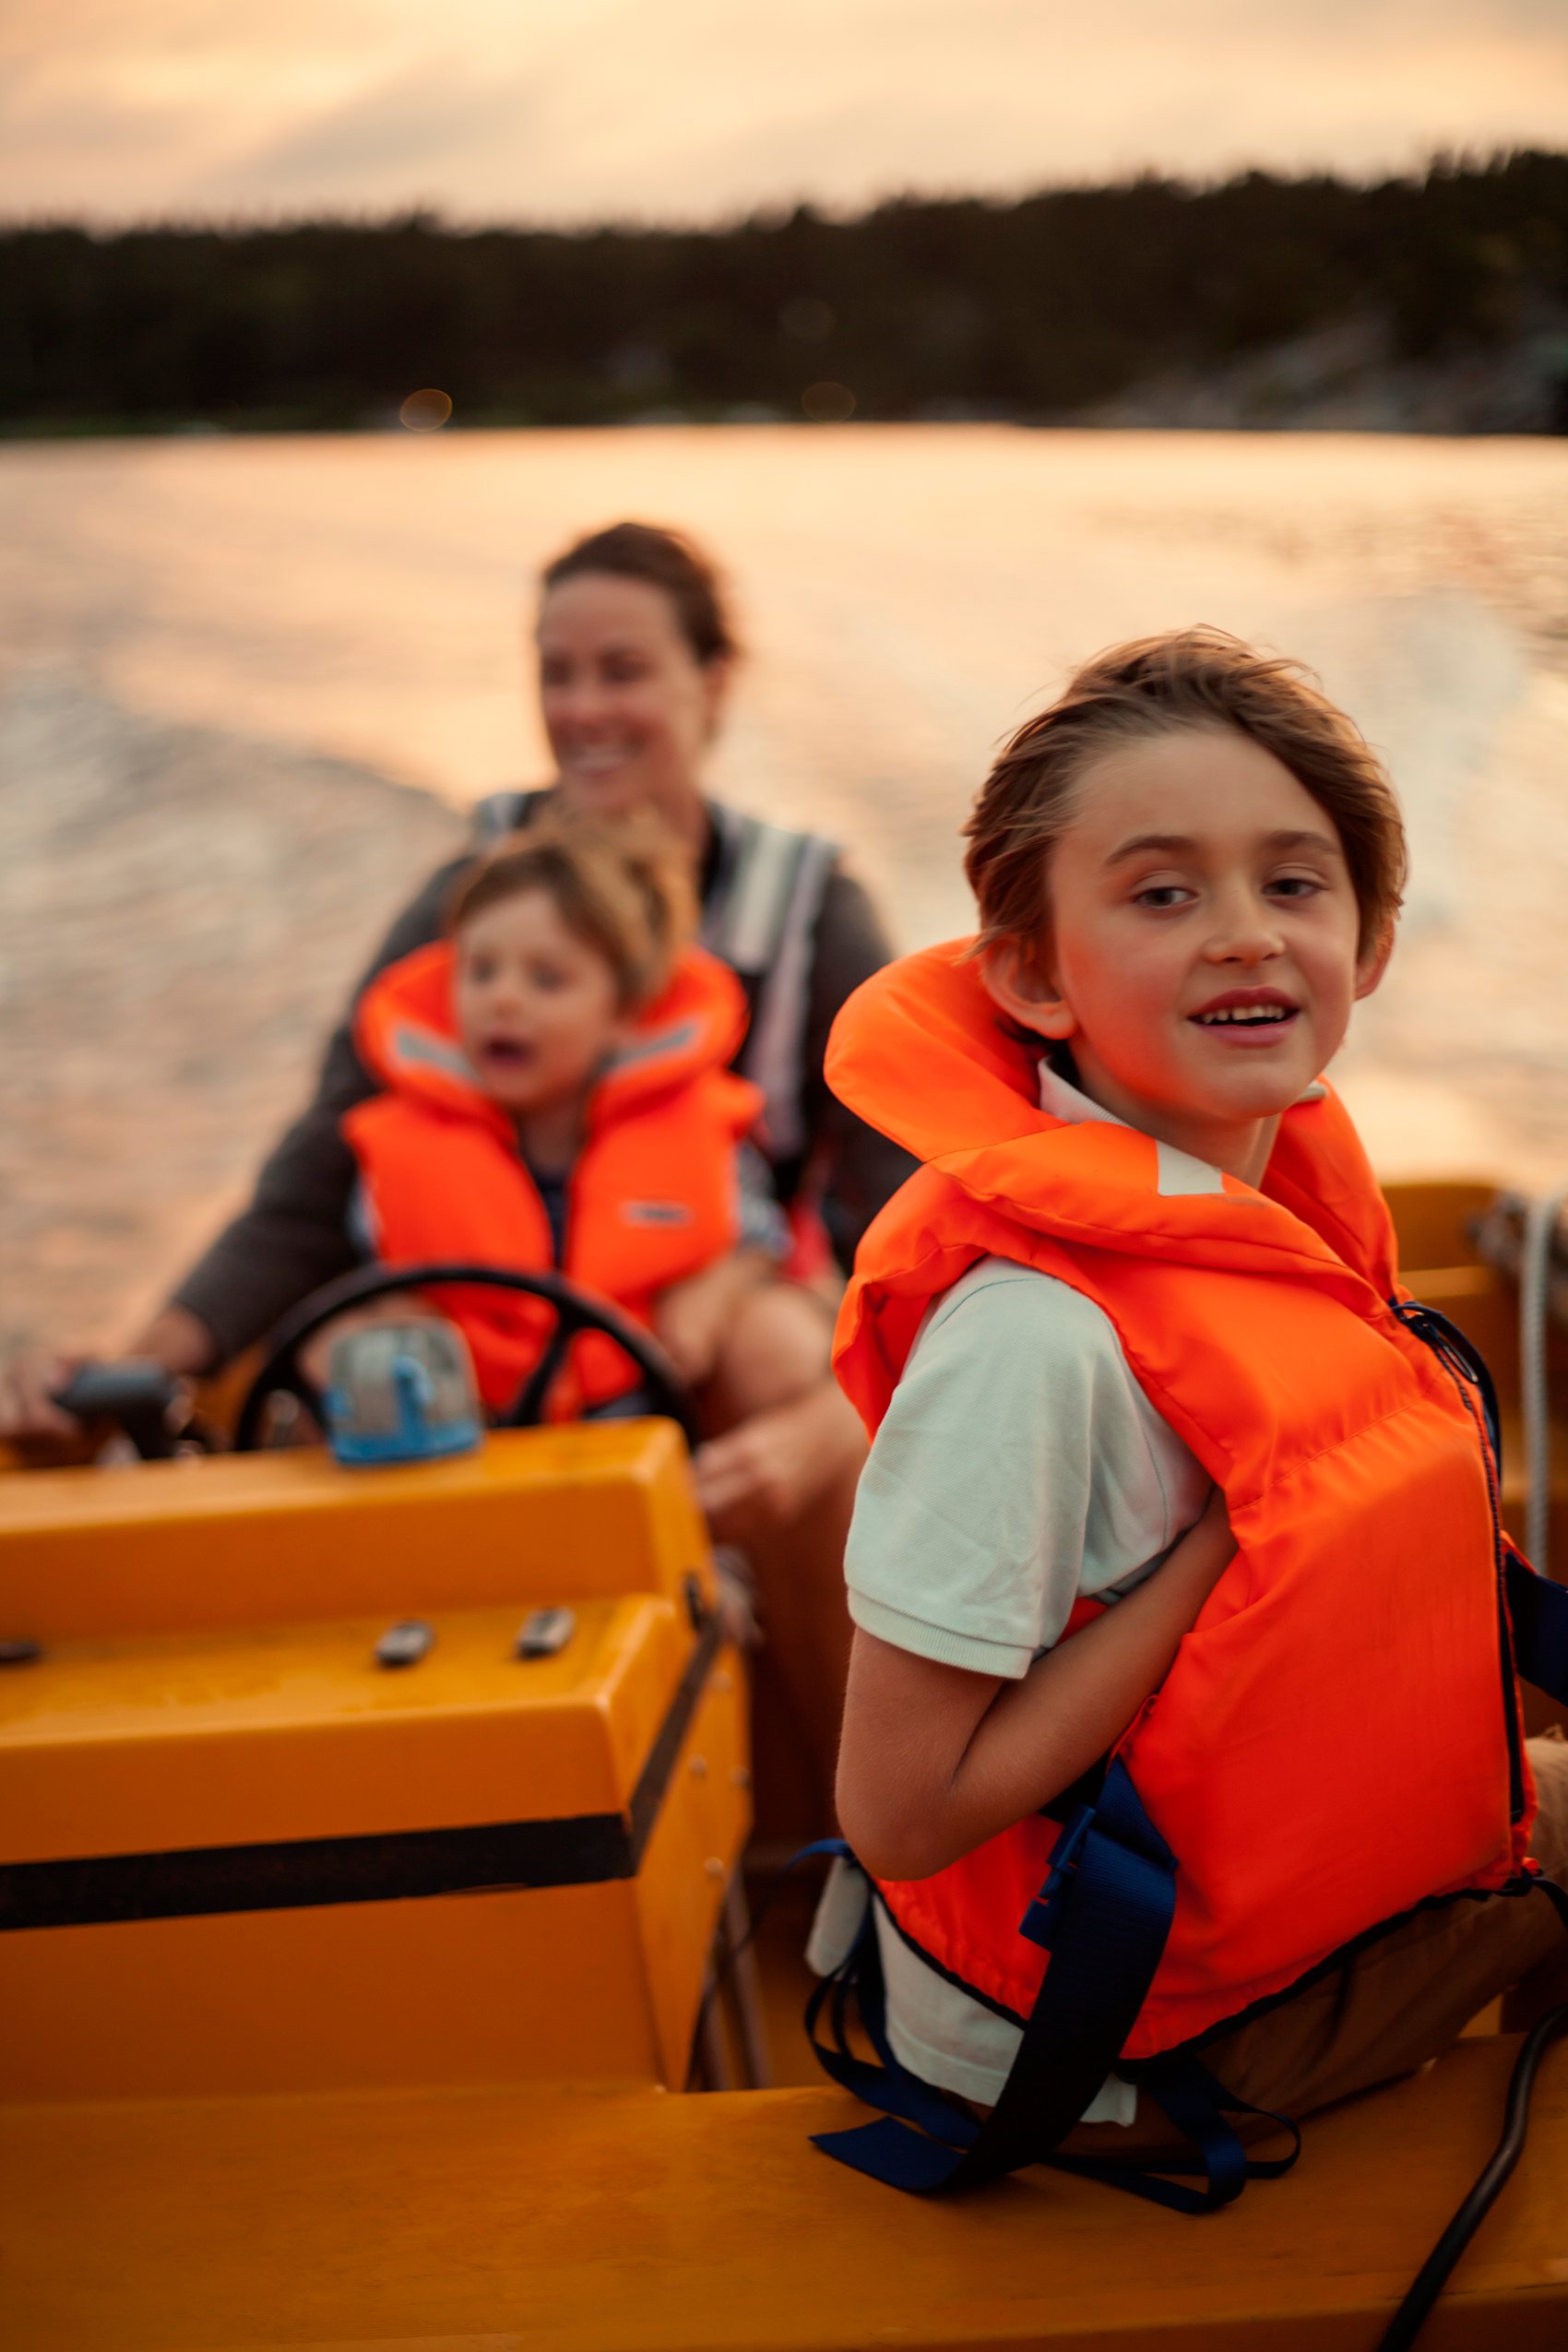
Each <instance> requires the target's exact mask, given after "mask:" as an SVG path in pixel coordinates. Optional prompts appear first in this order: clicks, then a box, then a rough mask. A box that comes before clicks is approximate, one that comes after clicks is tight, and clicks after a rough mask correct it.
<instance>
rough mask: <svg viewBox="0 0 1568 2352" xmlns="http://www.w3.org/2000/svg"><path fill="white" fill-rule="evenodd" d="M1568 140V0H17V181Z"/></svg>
mask: <svg viewBox="0 0 1568 2352" xmlns="http://www.w3.org/2000/svg"><path fill="white" fill-rule="evenodd" d="M1506 144H1533V145H1538V146H1555V147H1561V146H1563V145H1565V144H1568V0H1070V5H1062V0H778V5H775V6H771V7H758V6H755V5H754V0H440V5H438V6H431V5H429V0H267V5H265V6H257V5H255V0H49V5H48V6H42V5H41V4H40V0H0V213H4V214H5V215H6V216H8V217H11V218H15V217H17V216H18V215H21V216H28V215H36V214H39V213H47V214H51V215H56V216H57V215H61V214H67V215H73V216H80V215H87V216H91V217H95V218H98V219H103V220H123V219H125V218H134V217H146V216H148V215H159V216H164V215H170V214H179V215H190V214H196V215H200V216H210V215H212V214H214V213H230V212H232V211H236V210H239V211H244V212H245V213H248V214H255V213H260V214H263V215H275V214H279V213H290V214H291V213H300V212H307V211H312V210H316V209H320V208H330V209H334V210H339V211H342V210H359V209H362V208H369V209H372V210H375V211H384V210H386V209H388V208H394V207H400V206H407V205H410V204H414V203H428V204H432V205H434V206H437V207H439V208H443V209H445V210H446V211H448V212H450V213H451V214H453V215H454V216H456V217H457V218H458V219H469V220H473V219H487V220H588V219H594V218H602V217H606V216H612V217H617V218H626V217H639V218H656V219H664V220H711V219H714V218H720V217H725V216H731V215H733V214H735V213H737V212H740V211H743V210H746V209H748V208H753V207H757V206H768V207H771V206H777V205H780V204H787V203H790V202H792V201H794V200H796V199H797V198H800V197H802V196H807V197H814V198H816V199H817V200H819V201H821V202H823V203H825V204H827V205H829V206H833V207H837V208H844V207H851V206H858V205H861V204H864V203H866V202H868V201H874V200H875V199H876V198H877V197H879V196H886V195H889V194H893V193H897V192H898V191H901V190H906V189H917V190H921V191H945V190H963V189H976V190H994V191H1000V192H1011V191H1016V190H1020V189H1023V188H1026V187H1029V186H1036V185H1040V184H1050V183H1052V182H1060V181H1062V180H1085V179H1100V178H1104V177H1107V176H1111V175H1113V174H1117V173H1121V172H1128V171H1132V170H1137V169H1140V168H1144V167H1147V166H1152V167H1155V168H1157V169H1160V170H1166V171H1171V172H1186V173H1194V174H1198V175H1202V176H1208V175H1212V174H1216V173H1220V172H1228V171H1229V170H1232V169H1234V168H1236V167H1239V166H1244V165H1247V164H1253V163H1256V164H1263V165H1267V166H1272V167H1275V168H1277V169H1279V168H1284V169H1293V168H1299V167H1304V166H1329V167H1332V168H1336V169H1338V170H1340V171H1344V172H1351V173H1357V174H1360V173H1366V172H1380V171H1384V170H1388V169H1391V168H1392V169H1405V168H1408V167H1409V166H1411V165H1412V164H1414V163H1416V162H1418V161H1420V160H1422V159H1423V158H1424V157H1425V156H1427V155H1428V154H1430V153H1431V150H1432V149H1433V148H1438V147H1457V148H1472V149H1474V148H1483V149H1484V148H1493V147H1496V146H1500V145H1506Z"/></svg>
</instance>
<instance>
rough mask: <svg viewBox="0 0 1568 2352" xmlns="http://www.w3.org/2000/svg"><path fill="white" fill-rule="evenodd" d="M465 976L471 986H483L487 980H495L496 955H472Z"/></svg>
mask: <svg viewBox="0 0 1568 2352" xmlns="http://www.w3.org/2000/svg"><path fill="white" fill-rule="evenodd" d="M465 978H466V979H467V980H468V981H469V986H470V987H473V988H482V987H483V986H484V984H485V982H486V981H487V980H493V979H494V978H495V958H494V956H469V961H468V969H467V972H466V974H465Z"/></svg>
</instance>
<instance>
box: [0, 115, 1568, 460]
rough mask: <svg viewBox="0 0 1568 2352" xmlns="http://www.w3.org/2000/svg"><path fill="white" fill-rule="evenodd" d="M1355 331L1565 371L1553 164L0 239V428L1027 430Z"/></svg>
mask: <svg viewBox="0 0 1568 2352" xmlns="http://www.w3.org/2000/svg"><path fill="white" fill-rule="evenodd" d="M1354 319H1361V320H1363V321H1365V320H1372V321H1373V322H1375V324H1376V327H1377V329H1378V332H1379V333H1380V334H1381V335H1382V336H1383V337H1384V340H1385V342H1386V345H1387V348H1388V350H1389V351H1390V354H1391V356H1393V357H1394V358H1396V359H1399V360H1405V361H1410V362H1440V361H1452V360H1455V359H1463V358H1465V357H1466V356H1467V355H1472V354H1476V353H1481V352H1489V353H1490V352H1496V351H1497V350H1500V349H1502V348H1504V347H1508V346H1511V345H1515V344H1518V345H1523V344H1525V343H1526V342H1532V343H1533V347H1534V348H1536V349H1538V350H1550V351H1552V352H1553V353H1554V354H1556V353H1562V354H1564V356H1563V357H1562V369H1561V373H1562V374H1563V375H1564V376H1568V350H1565V347H1564V345H1563V342H1562V328H1563V327H1564V325H1565V324H1568V156H1563V155H1547V154H1519V155H1511V156H1506V157H1500V158H1498V159H1497V160H1494V161H1492V162H1491V163H1485V164H1473V165H1434V166H1433V167H1432V169H1431V171H1429V172H1427V173H1426V175H1425V176H1424V177H1422V178H1420V179H1408V180H1396V181H1389V182H1387V183H1385V184H1382V185H1379V186H1373V187H1360V186H1353V185H1350V184H1347V183H1345V182H1342V181H1339V180H1336V179H1333V178H1326V177H1324V178H1310V179H1297V180H1283V179H1276V178H1273V177H1270V176H1267V175H1265V174H1261V173H1251V174H1249V175H1247V176H1246V177H1244V178H1241V179H1238V180H1235V181H1233V182H1231V183H1230V184H1228V185H1225V186H1222V187H1216V188H1209V189H1193V188H1190V187H1186V186H1183V185H1181V184H1174V183H1170V182H1166V181H1158V180H1152V179H1150V180H1140V181H1136V182H1134V183H1131V184H1125V185H1122V186H1117V187H1111V188H1101V189H1084V190H1073V189H1066V190H1059V191H1054V192H1051V193H1047V194H1042V195H1039V196H1030V197H1028V198H1027V199H1025V200H1024V201H1022V202H1019V203H1016V204H1006V205H1004V204H995V203H982V202H980V201H979V200H973V201H964V200H957V201H952V200H948V201H941V202H935V201H932V202H926V201H918V202H917V201H913V200H908V201H902V202H899V203H896V204H889V205H885V206H884V207H883V208H880V209H878V210H877V211H875V212H873V213H871V214H869V215H867V216H866V217H864V218H862V219H860V220H844V221H840V220H826V219H824V218H822V217H821V216H819V215H818V214H816V213H814V212H813V211H812V210H811V209H810V208H801V209H798V210H797V211H795V212H794V213H793V214H792V215H790V217H789V218H787V219H778V220H753V221H749V222H746V223H744V224H742V225H740V226H737V227H733V228H729V229H723V230H714V231H708V232H692V231H682V232H677V231H670V230H658V229H647V230H636V229H628V228H615V229H603V230H596V231H591V232H571V233H568V232H543V231H530V230H495V229H487V230H480V231H473V232H469V231H462V230H458V229H455V228H451V227H447V226H445V225H444V224H443V223H442V222H440V221H439V220H434V219H432V218H428V217H422V216H421V217H414V218H411V219H407V220H393V221H388V222H386V223H382V224H352V223H343V222H318V223H304V224H300V225H294V226H282V227H258V226H236V227H233V228H230V229H219V228H196V227H190V228H182V227H162V228H146V229H137V230H130V231H126V232H116V233H113V234H105V233H94V232H90V231H89V230H87V229H83V228H79V227H74V226H49V225H42V226H13V227H11V228H8V229H5V230H0V425H3V426H4V427H5V428H6V429H9V430H12V431H17V430H33V431H37V430H44V431H50V430H53V431H72V430H77V431H80V430H92V429H94V428H107V429H126V428H130V429H138V428H155V427H160V426H167V425H170V424H176V423H179V422H202V421H205V422H213V423H218V424H233V425H258V426H259V425H274V426H344V425H356V424H361V423H365V422H379V421H382V420H384V419H386V417H387V416H389V415H390V414H392V413H395V411H396V410H397V406H398V402H399V401H400V400H401V399H402V398H403V397H404V396H405V395H406V394H408V393H409V392H410V391H412V390H414V389H415V388H416V387H419V386H439V387H440V388H441V389H442V390H444V391H445V392H446V393H447V394H449V395H450V397H451V399H452V401H453V403H454V410H455V416H454V421H455V422H457V423H460V424H461V423H484V422H519V423H526V422H536V423H584V422H611V421H613V420H616V419H621V418H625V417H630V416H635V415H639V414H641V415H646V414H648V413H649V412H654V413H660V412H679V413H684V414H689V415H692V416H695V417H714V416H724V415H733V414H735V413H737V412H739V413H742V414H747V413H758V412H761V411H769V412H776V413H778V414H781V415H786V416H791V417H799V416H800V415H802V405H803V407H804V412H805V413H808V414H811V413H817V414H821V415H833V414H835V413H843V412H845V410H846V407H847V404H848V401H849V396H850V395H852V401H853V406H854V410H855V412H856V413H857V414H859V415H861V416H862V417H883V418H904V417H932V416H942V415H956V414H971V415H973V414H994V415H1006V416H1018V417H1026V418H1041V417H1051V416H1061V415H1063V414H1068V413H1071V412H1072V411H1074V410H1078V409H1080V408H1082V407H1084V406H1085V405H1086V404H1087V403H1091V402H1095V401H1099V400H1103V399H1105V398H1108V397H1110V396H1112V395H1114V394H1116V393H1117V392H1119V391H1121V390H1123V388H1124V387H1126V386H1130V385H1133V384H1136V383H1139V382H1141V381H1143V380H1145V379H1146V378H1148V377H1150V376H1153V375H1156V374H1159V373H1161V372H1168V371H1172V370H1188V371H1191V370H1194V369H1203V368H1208V367H1215V366H1220V365H1225V364H1228V363H1230V362H1234V361H1236V360H1237V359H1238V358H1241V357H1244V356H1245V355H1246V354H1247V353H1249V352H1252V351H1254V350H1261V349H1263V348H1265V347H1267V346H1270V345H1276V344H1278V343H1280V342H1282V341H1288V340H1289V339H1292V338H1296V337H1300V336H1302V335H1304V334H1308V333H1310V332H1311V331H1312V330H1313V329H1316V328H1320V327H1328V326H1333V325H1335V324H1336V323H1338V322H1342V321H1346V320H1354ZM1550 364H1551V365H1552V366H1553V367H1556V366H1557V365H1558V359H1557V357H1555V356H1554V357H1553V358H1552V359H1551V361H1550ZM814 387H815V388H814ZM835 387H846V389H843V390H840V389H836V388H835ZM1557 421H1558V422H1563V421H1564V419H1563V417H1562V404H1561V402H1560V403H1559V406H1558V411H1557Z"/></svg>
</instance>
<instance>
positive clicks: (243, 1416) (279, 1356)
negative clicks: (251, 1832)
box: [234, 1260, 701, 1454]
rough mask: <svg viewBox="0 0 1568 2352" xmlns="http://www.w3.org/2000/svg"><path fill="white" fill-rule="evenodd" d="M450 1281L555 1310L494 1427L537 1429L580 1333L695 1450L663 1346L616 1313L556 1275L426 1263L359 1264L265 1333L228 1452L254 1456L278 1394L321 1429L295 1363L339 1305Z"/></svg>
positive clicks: (683, 1396) (693, 1425)
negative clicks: (631, 1368)
mask: <svg viewBox="0 0 1568 2352" xmlns="http://www.w3.org/2000/svg"><path fill="white" fill-rule="evenodd" d="M457 1282H465V1283H471V1284H473V1285H474V1286H475V1287H476V1288H477V1289H487V1290H518V1291H521V1292H522V1293H523V1295H524V1296H525V1297H526V1298H529V1299H542V1300H543V1301H545V1303H546V1304H547V1305H548V1306H550V1307H552V1308H553V1309H554V1311H555V1324H554V1328H553V1329H552V1332H551V1334H550V1337H549V1339H548V1340H547V1341H546V1343H545V1347H544V1351H543V1353H542V1354H541V1356H540V1360H539V1361H538V1363H537V1364H536V1365H535V1366H534V1368H533V1370H532V1372H529V1376H528V1378H527V1380H525V1381H524V1383H523V1384H522V1386H521V1388H519V1389H518V1391H517V1396H515V1397H514V1398H513V1400H512V1402H511V1404H510V1405H509V1406H508V1407H507V1408H506V1410H505V1412H504V1413H503V1414H502V1415H501V1417H500V1419H499V1421H498V1422H497V1424H496V1426H497V1427H498V1428H501V1429H535V1428H537V1427H538V1426H539V1424H540V1421H542V1420H543V1419H544V1408H545V1406H546V1404H547V1402H548V1400H549V1396H550V1392H551V1389H552V1387H553V1385H554V1384H555V1380H556V1377H557V1375H558V1374H559V1372H560V1371H561V1368H562V1366H563V1364H564V1362H565V1360H566V1351H567V1349H568V1348H570V1346H571V1344H572V1342H573V1340H574V1339H576V1336H577V1335H578V1333H579V1332H584V1331H597V1332H601V1333H602V1334H603V1336H605V1338H607V1339H612V1340H613V1341H614V1342H615V1345H616V1346H617V1347H618V1348H620V1350H621V1352H622V1354H623V1355H624V1356H625V1357H626V1358H627V1359H628V1360H630V1361H631V1362H632V1363H633V1364H634V1365H635V1366H636V1370H637V1372H638V1373H639V1374H640V1375H641V1384H642V1388H643V1391H644V1393H645V1395H646V1396H647V1411H648V1412H649V1413H650V1414H657V1415H659V1416H660V1417H661V1418H663V1419H665V1420H671V1421H673V1422H674V1423H675V1424H676V1426H677V1428H678V1429H679V1430H680V1431H681V1434H682V1435H683V1437H684V1439H685V1441H686V1443H687V1444H688V1445H690V1446H695V1444H696V1443H697V1441H698V1438H699V1436H700V1434H701V1431H700V1430H699V1428H698V1424H697V1415H696V1407H695V1404H694V1403H693V1401H692V1394H691V1391H690V1389H689V1388H688V1387H687V1386H686V1384H685V1383H684V1381H683V1379H682V1378H681V1375H680V1374H679V1372H677V1371H676V1370H675V1367H674V1365H673V1364H672V1363H671V1361H670V1359H669V1357H668V1356H667V1355H666V1354H665V1353H664V1350H663V1348H660V1347H659V1346H658V1345H657V1344H656V1343H655V1342H654V1341H653V1340H652V1339H650V1338H649V1337H648V1336H647V1332H646V1331H644V1330H643V1329H642V1327H641V1326H640V1324H635V1323H633V1322H632V1321H631V1319H630V1317H629V1316H627V1315H624V1314H623V1313H621V1311H620V1309H619V1308H618V1307H612V1305H611V1304H610V1303H609V1301H607V1300H604V1299H595V1298H593V1297H591V1296H590V1295H589V1293H588V1291H586V1290H579V1289H578V1288H577V1286H576V1283H575V1282H568V1281H566V1280H565V1279H564V1277H563V1276H561V1275H559V1274H513V1273H511V1272H509V1271H508V1270H506V1269H505V1268H503V1267H501V1266H495V1265H469V1264H468V1263H466V1262H462V1263H454V1264H451V1265H448V1264H447V1263H446V1262H445V1260H442V1261H438V1262H434V1263H433V1264H431V1265H396V1266H393V1265H372V1266H366V1267H364V1268H363V1269H362V1271H361V1272H359V1273H356V1274H345V1275H342V1276H340V1277H339V1279H338V1280H337V1281H336V1282H327V1283H324V1284H323V1285H322V1287H321V1289H319V1290H313V1291H312V1292H311V1294H310V1296H309V1298H308V1299H302V1300H301V1301H300V1303H299V1305H298V1306H297V1307H295V1308H293V1309H292V1310H291V1312H290V1313H288V1314H286V1315H285V1316H284V1318H283V1320H282V1322H281V1323H280V1324H279V1325H278V1328H277V1329H276V1331H274V1333H273V1334H272V1336H271V1338H270V1339H269V1340H268V1342H267V1359H266V1361H265V1362H264V1363H263V1365H262V1367H261V1370H260V1371H259V1372H257V1374H256V1376H255V1379H254V1380H253V1381H252V1383H251V1384H250V1386H249V1388H248V1389H247V1390H246V1392H245V1400H244V1404H243V1405H242V1406H241V1407H240V1415H239V1420H238V1421H237V1422H236V1423H235V1427H234V1451H235V1453H236V1454H254V1453H255V1452H256V1451H257V1450H258V1448H259V1446H260V1443H261V1438H260V1431H261V1425H262V1415H263V1413H264V1411H265V1409H266V1406H267V1399H268V1398H269V1397H270V1396H275V1395H276V1394H277V1393H278V1392H279V1390H282V1391H283V1392H284V1393H285V1394H286V1395H288V1396H292V1397H294V1398H296V1399H297V1401H298V1402H299V1403H300V1404H302V1405H303V1406H304V1408H306V1410H307V1411H308V1412H309V1413H310V1414H311V1415H312V1416H313V1418H314V1419H315V1420H317V1421H319V1422H321V1423H322V1424H323V1426H325V1414H324V1410H323V1407H322V1400H321V1394H320V1391H319V1390H318V1389H317V1387H316V1385H315V1382H314V1381H313V1380H311V1379H310V1378H308V1376H307V1375H306V1374H305V1373H304V1372H303V1371H302V1370H301V1369H300V1363H299V1352H300V1349H301V1348H303V1346H304V1343H305V1341H306V1340H307V1339H309V1338H310V1337H311V1336H313V1334H314V1333H315V1332H317V1331H319V1330H320V1329H321V1326H322V1324H324V1323H330V1322H331V1320H332V1318H333V1316H334V1315H339V1314H341V1313H343V1311H344V1309H345V1308H346V1307H360V1306H363V1305H364V1304H365V1302H366V1301H367V1300H371V1299H385V1298H388V1297H391V1296H393V1295H395V1294H396V1293H397V1292H398V1291H399V1290H421V1289H424V1287H425V1286H426V1284H428V1283H457Z"/></svg>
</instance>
